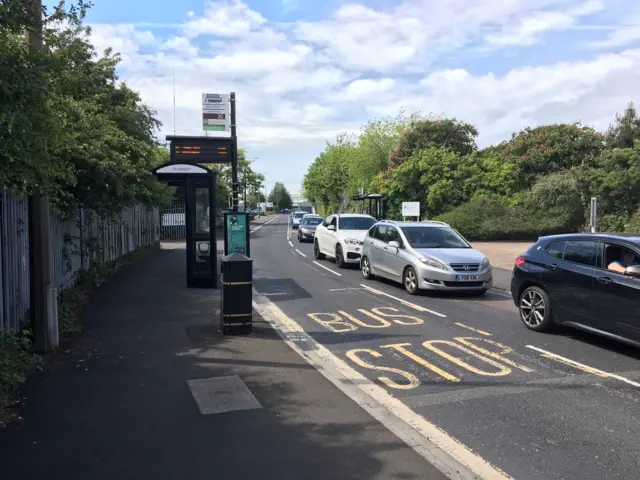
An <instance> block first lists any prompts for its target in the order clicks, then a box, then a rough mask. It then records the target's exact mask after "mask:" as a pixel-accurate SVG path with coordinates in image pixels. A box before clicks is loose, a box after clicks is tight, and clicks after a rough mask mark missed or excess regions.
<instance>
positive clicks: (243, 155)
mask: <svg viewBox="0 0 640 480" xmlns="http://www.w3.org/2000/svg"><path fill="white" fill-rule="evenodd" d="M206 166H207V167H208V168H210V169H212V170H216V171H217V172H218V188H217V191H216V196H217V202H218V208H226V207H228V206H230V205H231V199H232V194H233V170H232V168H231V165H230V164H219V163H218V164H206ZM245 181H246V186H247V203H250V202H249V194H253V197H255V195H256V194H255V192H256V191H258V190H259V189H260V188H261V187H262V185H263V183H264V175H263V174H261V173H257V172H255V171H254V170H253V168H252V166H251V161H249V160H248V159H247V152H246V150H245V149H244V148H240V149H238V185H239V188H238V196H239V199H240V200H243V198H244V187H245Z"/></svg>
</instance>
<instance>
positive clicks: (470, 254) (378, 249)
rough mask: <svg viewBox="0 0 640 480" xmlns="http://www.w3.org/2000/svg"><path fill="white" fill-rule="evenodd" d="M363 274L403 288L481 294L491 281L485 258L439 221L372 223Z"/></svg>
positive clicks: (366, 238)
mask: <svg viewBox="0 0 640 480" xmlns="http://www.w3.org/2000/svg"><path fill="white" fill-rule="evenodd" d="M360 269H361V271H362V276H363V277H364V278H366V279H369V278H372V277H374V276H378V277H384V278H387V279H389V280H394V281H396V282H401V283H402V284H403V285H404V288H405V290H406V291H407V293H409V294H411V295H414V294H416V293H417V292H418V290H448V291H456V292H459V291H466V292H476V293H478V294H480V295H481V294H483V293H485V292H486V291H487V290H488V289H489V288H491V286H492V284H493V275H492V268H491V264H490V263H489V259H488V258H487V257H486V256H485V255H484V254H482V253H481V252H479V251H478V250H476V249H474V248H473V247H472V246H471V245H469V242H467V241H466V240H465V239H464V237H463V236H462V235H460V234H459V233H458V232H457V231H456V230H454V229H453V228H451V227H450V226H449V225H447V224H446V223H444V222H435V221H427V222H394V221H388V220H383V221H381V222H378V223H376V224H375V225H374V226H373V227H371V229H370V230H369V232H368V233H367V236H366V237H365V240H364V247H363V252H362V259H361V260H360Z"/></svg>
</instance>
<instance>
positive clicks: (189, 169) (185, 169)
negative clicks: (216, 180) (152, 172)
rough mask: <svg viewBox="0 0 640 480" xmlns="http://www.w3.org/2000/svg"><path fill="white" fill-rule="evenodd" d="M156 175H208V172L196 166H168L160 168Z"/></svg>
mask: <svg viewBox="0 0 640 480" xmlns="http://www.w3.org/2000/svg"><path fill="white" fill-rule="evenodd" d="M156 173H208V170H207V169H205V168H202V167H198V166H196V165H186V164H184V165H182V164H179V165H167V166H166V167H162V168H159V169H158V170H156Z"/></svg>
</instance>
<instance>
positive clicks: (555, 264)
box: [547, 263, 558, 270]
mask: <svg viewBox="0 0 640 480" xmlns="http://www.w3.org/2000/svg"><path fill="white" fill-rule="evenodd" d="M547 267H549V268H550V269H551V270H555V269H556V268H558V264H557V263H552V264H550V265H547Z"/></svg>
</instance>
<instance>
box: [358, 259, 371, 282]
mask: <svg viewBox="0 0 640 480" xmlns="http://www.w3.org/2000/svg"><path fill="white" fill-rule="evenodd" d="M360 271H361V272H362V276H363V277H364V278H365V280H371V279H372V278H373V274H372V273H371V263H370V262H369V259H368V258H367V257H362V261H361V262H360Z"/></svg>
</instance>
